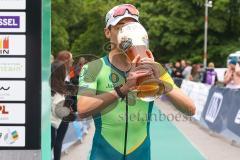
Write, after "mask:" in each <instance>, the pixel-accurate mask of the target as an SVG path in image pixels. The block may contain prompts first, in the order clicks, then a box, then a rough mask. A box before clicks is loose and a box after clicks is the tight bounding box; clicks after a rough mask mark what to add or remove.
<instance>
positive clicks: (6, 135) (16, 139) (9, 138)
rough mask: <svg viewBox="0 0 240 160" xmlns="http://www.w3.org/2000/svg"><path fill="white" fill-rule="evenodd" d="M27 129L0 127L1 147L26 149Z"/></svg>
mask: <svg viewBox="0 0 240 160" xmlns="http://www.w3.org/2000/svg"><path fill="white" fill-rule="evenodd" d="M24 146H25V127H19V126H11V127H10V126H9V127H8V126H0V147H24Z"/></svg>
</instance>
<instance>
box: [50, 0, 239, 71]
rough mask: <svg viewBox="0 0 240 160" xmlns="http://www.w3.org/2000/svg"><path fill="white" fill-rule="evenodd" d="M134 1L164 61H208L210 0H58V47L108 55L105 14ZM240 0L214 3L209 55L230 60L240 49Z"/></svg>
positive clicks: (220, 61) (55, 32)
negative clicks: (206, 23) (205, 58)
mask: <svg viewBox="0 0 240 160" xmlns="http://www.w3.org/2000/svg"><path fill="white" fill-rule="evenodd" d="M122 3H131V4H134V5H135V6H136V7H137V8H138V9H139V11H140V22H141V23H142V24H143V25H144V26H145V28H146V29H147V31H148V33H149V39H150V49H151V50H152V52H153V53H154V55H155V57H156V59H157V60H158V61H160V62H168V61H175V60H178V59H182V58H186V59H189V60H192V61H193V62H195V63H196V62H202V59H203V58H202V57H203V56H202V55H203V42H204V10H205V7H204V3H205V0H128V1H127V0H52V52H53V54H54V55H55V54H56V53H57V52H58V51H60V50H63V49H64V50H65V49H67V50H70V51H71V52H72V53H73V54H74V55H75V56H77V55H79V54H95V55H97V56H102V55H103V54H106V53H104V52H105V51H104V50H103V46H104V44H106V42H107V40H106V39H105V37H104V32H103V29H104V26H105V22H104V21H105V14H106V13H107V11H108V10H109V9H111V8H112V7H113V6H115V5H118V4H122ZM239 26H240V0H213V7H212V8H209V29H208V61H213V62H215V64H216V66H219V67H220V66H222V67H223V66H224V65H225V61H226V57H227V56H228V54H229V53H232V52H234V51H236V50H240V27H239Z"/></svg>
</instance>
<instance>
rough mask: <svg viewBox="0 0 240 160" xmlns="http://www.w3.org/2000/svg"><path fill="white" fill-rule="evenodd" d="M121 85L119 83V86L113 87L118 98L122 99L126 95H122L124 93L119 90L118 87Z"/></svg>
mask: <svg viewBox="0 0 240 160" xmlns="http://www.w3.org/2000/svg"><path fill="white" fill-rule="evenodd" d="M122 86H123V85H122V84H121V85H119V86H117V87H114V90H115V91H116V92H117V95H118V96H119V97H120V98H122V99H124V98H125V96H126V95H124V94H123V93H122V91H121V90H120V88H121V87H122Z"/></svg>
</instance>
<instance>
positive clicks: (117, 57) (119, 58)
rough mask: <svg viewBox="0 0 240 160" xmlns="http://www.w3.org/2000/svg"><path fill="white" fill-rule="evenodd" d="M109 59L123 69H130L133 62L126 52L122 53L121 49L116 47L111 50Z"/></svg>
mask: <svg viewBox="0 0 240 160" xmlns="http://www.w3.org/2000/svg"><path fill="white" fill-rule="evenodd" d="M109 61H110V63H111V64H113V65H114V66H115V67H116V68H117V69H119V70H121V71H124V72H126V71H129V70H130V68H131V62H130V60H129V58H128V57H127V55H126V54H125V53H121V51H119V50H117V49H115V50H111V51H110V53H109Z"/></svg>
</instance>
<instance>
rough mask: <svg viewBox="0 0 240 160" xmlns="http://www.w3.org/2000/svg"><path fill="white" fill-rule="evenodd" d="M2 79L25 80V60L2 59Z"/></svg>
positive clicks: (0, 63)
mask: <svg viewBox="0 0 240 160" xmlns="http://www.w3.org/2000/svg"><path fill="white" fill-rule="evenodd" d="M0 73H1V74H0V78H25V76H26V60H25V58H0Z"/></svg>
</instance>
